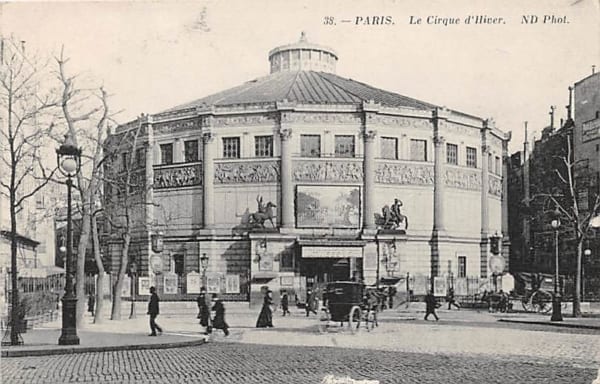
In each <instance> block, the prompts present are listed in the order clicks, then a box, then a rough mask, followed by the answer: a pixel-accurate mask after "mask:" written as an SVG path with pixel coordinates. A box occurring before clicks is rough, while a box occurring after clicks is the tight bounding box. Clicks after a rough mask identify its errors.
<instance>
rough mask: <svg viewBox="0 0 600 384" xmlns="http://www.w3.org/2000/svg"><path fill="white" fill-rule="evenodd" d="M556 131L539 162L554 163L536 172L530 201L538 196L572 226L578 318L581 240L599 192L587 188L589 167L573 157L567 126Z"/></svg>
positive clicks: (597, 207) (598, 204)
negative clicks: (553, 141) (554, 138)
mask: <svg viewBox="0 0 600 384" xmlns="http://www.w3.org/2000/svg"><path fill="white" fill-rule="evenodd" d="M571 122H572V121H571ZM567 124H569V121H568V122H567ZM556 134H557V135H560V136H557V142H556V143H557V144H558V146H557V147H555V148H554V149H553V150H551V151H548V152H550V153H549V154H548V155H547V156H551V157H552V158H553V159H539V160H540V162H544V160H546V161H548V160H549V161H552V160H553V164H552V166H550V167H549V166H548V164H546V165H545V169H546V172H540V173H539V175H538V180H537V181H536V182H535V184H536V185H537V189H538V190H537V193H535V194H534V195H533V197H532V200H534V199H540V200H541V202H542V204H543V207H544V208H545V211H546V212H548V211H549V210H552V209H554V210H555V211H556V213H555V215H556V216H557V218H560V219H561V222H562V224H564V226H565V227H566V228H572V232H573V233H574V239H573V240H574V241H575V244H576V254H575V256H576V272H575V295H574V298H573V316H574V317H581V279H582V272H581V271H582V255H583V242H584V240H585V239H586V238H588V236H589V234H590V230H591V229H592V227H591V224H592V220H593V219H594V217H596V216H597V215H598V214H599V213H600V194H598V193H594V192H593V191H592V189H591V188H590V179H591V178H590V177H589V176H590V175H589V169H588V168H587V167H586V166H585V165H584V164H581V162H576V161H575V160H574V156H573V146H572V136H571V134H572V132H571V131H570V130H569V126H566V128H563V131H562V132H561V131H559V132H557V133H556ZM590 192H592V193H590ZM584 200H585V201H584ZM582 204H584V206H583V207H582Z"/></svg>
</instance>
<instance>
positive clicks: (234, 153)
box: [223, 137, 240, 159]
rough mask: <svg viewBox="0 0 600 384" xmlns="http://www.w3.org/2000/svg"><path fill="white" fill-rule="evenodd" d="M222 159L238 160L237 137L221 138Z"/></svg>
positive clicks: (238, 146)
mask: <svg viewBox="0 0 600 384" xmlns="http://www.w3.org/2000/svg"><path fill="white" fill-rule="evenodd" d="M223 157H224V158H226V159H239V158H240V138H239V137H224V138H223Z"/></svg>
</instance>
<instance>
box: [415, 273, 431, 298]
mask: <svg viewBox="0 0 600 384" xmlns="http://www.w3.org/2000/svg"><path fill="white" fill-rule="evenodd" d="M428 285H429V279H428V278H427V276H423V275H417V276H415V277H414V280H413V295H425V294H426V293H427V287H428Z"/></svg>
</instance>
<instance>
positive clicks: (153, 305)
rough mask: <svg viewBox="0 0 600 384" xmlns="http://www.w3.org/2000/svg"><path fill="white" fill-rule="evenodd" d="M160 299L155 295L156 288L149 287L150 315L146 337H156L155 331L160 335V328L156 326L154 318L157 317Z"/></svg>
mask: <svg viewBox="0 0 600 384" xmlns="http://www.w3.org/2000/svg"><path fill="white" fill-rule="evenodd" d="M159 301H160V299H159V298H158V295H157V294H156V288H154V287H150V301H149V302H148V314H149V315H150V331H151V333H150V334H149V335H148V336H156V331H158V333H162V331H163V330H162V328H161V327H160V326H159V325H158V324H156V316H158V313H159V310H158V302H159Z"/></svg>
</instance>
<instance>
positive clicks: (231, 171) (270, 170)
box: [215, 162, 279, 184]
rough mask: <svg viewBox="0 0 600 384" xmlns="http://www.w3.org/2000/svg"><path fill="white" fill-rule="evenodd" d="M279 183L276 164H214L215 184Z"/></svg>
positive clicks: (277, 165)
mask: <svg viewBox="0 0 600 384" xmlns="http://www.w3.org/2000/svg"><path fill="white" fill-rule="evenodd" d="M277 181H279V164H278V163H277V162H245V163H219V164H215V183H216V184H241V183H270V182H277Z"/></svg>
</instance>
